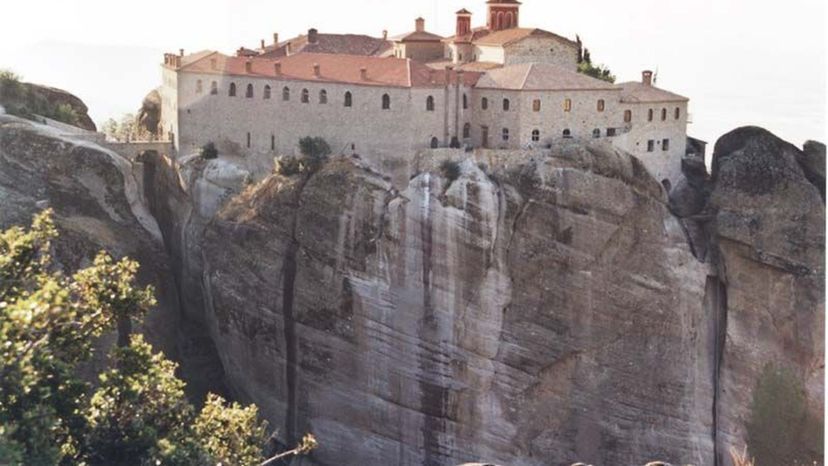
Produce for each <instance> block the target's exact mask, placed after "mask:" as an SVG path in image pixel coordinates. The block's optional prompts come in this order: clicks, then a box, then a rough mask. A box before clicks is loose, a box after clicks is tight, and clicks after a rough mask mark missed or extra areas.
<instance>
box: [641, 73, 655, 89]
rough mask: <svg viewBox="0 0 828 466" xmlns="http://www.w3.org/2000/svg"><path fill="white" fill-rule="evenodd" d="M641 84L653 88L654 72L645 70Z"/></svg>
mask: <svg viewBox="0 0 828 466" xmlns="http://www.w3.org/2000/svg"><path fill="white" fill-rule="evenodd" d="M641 82H642V83H644V85H645V86H652V85H653V72H652V71H650V70H644V71H642V72H641Z"/></svg>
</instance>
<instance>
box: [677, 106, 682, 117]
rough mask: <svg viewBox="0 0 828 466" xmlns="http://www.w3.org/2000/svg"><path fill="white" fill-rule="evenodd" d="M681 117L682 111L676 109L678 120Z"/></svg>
mask: <svg viewBox="0 0 828 466" xmlns="http://www.w3.org/2000/svg"><path fill="white" fill-rule="evenodd" d="M680 117H681V109H680V108H678V107H676V120H678V119H679V118H680Z"/></svg>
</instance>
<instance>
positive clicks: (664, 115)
mask: <svg viewBox="0 0 828 466" xmlns="http://www.w3.org/2000/svg"><path fill="white" fill-rule="evenodd" d="M661 121H667V109H666V108H662V109H661Z"/></svg>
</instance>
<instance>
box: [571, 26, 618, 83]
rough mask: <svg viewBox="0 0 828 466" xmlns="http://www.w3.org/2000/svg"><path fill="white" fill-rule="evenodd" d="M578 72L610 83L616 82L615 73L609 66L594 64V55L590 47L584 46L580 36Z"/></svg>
mask: <svg viewBox="0 0 828 466" xmlns="http://www.w3.org/2000/svg"><path fill="white" fill-rule="evenodd" d="M578 72H579V73H581V74H585V75H587V76H591V77H593V78H595V79H600V80H602V81H606V82H609V83H614V82H615V75H614V74H612V71H610V69H609V68H608V67H607V66H605V65H593V64H592V55H591V54H590V53H589V49H587V48H584V47H583V45H582V44H581V38H580V37H578Z"/></svg>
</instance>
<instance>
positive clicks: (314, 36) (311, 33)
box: [308, 28, 319, 44]
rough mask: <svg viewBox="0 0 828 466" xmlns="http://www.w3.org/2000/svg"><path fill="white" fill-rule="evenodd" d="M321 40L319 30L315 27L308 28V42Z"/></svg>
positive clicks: (312, 42) (313, 42)
mask: <svg viewBox="0 0 828 466" xmlns="http://www.w3.org/2000/svg"><path fill="white" fill-rule="evenodd" d="M318 40H319V31H317V30H316V29H314V28H310V29H308V43H309V44H315V43H316V41H318Z"/></svg>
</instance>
